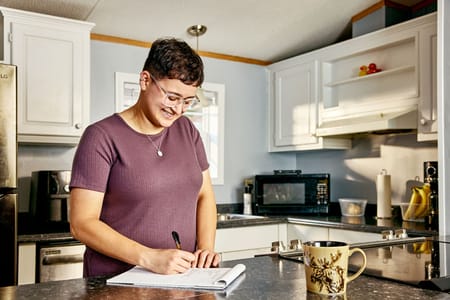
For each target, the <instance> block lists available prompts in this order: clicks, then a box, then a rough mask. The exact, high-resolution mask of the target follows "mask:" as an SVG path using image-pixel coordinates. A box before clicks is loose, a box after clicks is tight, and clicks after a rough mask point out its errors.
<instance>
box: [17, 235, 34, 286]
mask: <svg viewBox="0 0 450 300" xmlns="http://www.w3.org/2000/svg"><path fill="white" fill-rule="evenodd" d="M17 256H18V268H17V273H18V284H19V285H20V284H30V283H35V281H36V244H35V243H24V244H19V247H18V255H17Z"/></svg>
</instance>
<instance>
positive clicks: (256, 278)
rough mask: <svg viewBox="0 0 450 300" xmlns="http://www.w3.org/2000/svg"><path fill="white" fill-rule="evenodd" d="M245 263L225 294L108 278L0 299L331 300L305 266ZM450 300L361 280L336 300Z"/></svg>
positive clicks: (34, 287) (8, 293) (7, 292)
mask: <svg viewBox="0 0 450 300" xmlns="http://www.w3.org/2000/svg"><path fill="white" fill-rule="evenodd" d="M237 263H243V264H244V265H245V266H246V268H247V269H246V271H245V273H244V274H243V275H241V276H240V277H239V278H238V279H237V280H236V281H235V282H234V283H232V284H231V285H230V286H229V287H228V288H227V289H226V290H224V291H218V292H216V291H199V290H196V291H195V290H187V289H159V288H149V287H133V286H110V285H106V284H105V280H106V278H89V279H73V280H64V281H53V282H46V283H39V284H29V285H20V286H10V287H3V288H0V299H24V300H25V299H26V300H29V299H86V300H88V299H112V300H114V299H135V300H137V299H158V300H161V299H187V298H189V299H202V300H212V299H231V300H233V299H239V300H242V299H277V300H278V299H293V300H295V299H302V300H303V299H327V298H323V297H321V296H319V295H316V294H311V293H307V291H306V283H305V275H304V266H303V264H301V263H298V262H294V261H290V260H284V259H279V258H278V257H275V256H263V257H256V258H249V259H242V260H235V261H227V262H223V263H222V264H221V267H231V266H234V265H235V264H237ZM364 298H367V299H450V294H447V293H442V292H438V291H432V290H425V289H420V288H417V287H413V286H409V285H405V284H400V283H396V282H392V281H389V280H382V279H377V278H374V277H370V276H366V275H361V276H359V277H358V278H356V279H355V280H354V281H352V282H350V283H349V284H348V286H347V293H346V295H344V296H340V297H334V298H333V299H364Z"/></svg>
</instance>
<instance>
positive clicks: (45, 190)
mask: <svg viewBox="0 0 450 300" xmlns="http://www.w3.org/2000/svg"><path fill="white" fill-rule="evenodd" d="M70 177H71V171H68V170H41V171H35V172H32V176H31V195H30V209H29V211H30V215H31V216H32V218H33V219H34V222H35V224H36V226H37V227H39V230H40V231H41V233H47V232H68V231H69V212H70V190H69V184H70Z"/></svg>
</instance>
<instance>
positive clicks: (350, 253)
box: [347, 248, 367, 282]
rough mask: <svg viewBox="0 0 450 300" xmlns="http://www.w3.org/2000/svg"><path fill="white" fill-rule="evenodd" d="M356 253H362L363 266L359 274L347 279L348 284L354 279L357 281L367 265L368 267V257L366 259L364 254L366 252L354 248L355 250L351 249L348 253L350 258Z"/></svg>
mask: <svg viewBox="0 0 450 300" xmlns="http://www.w3.org/2000/svg"><path fill="white" fill-rule="evenodd" d="M355 252H360V253H361V254H362V256H363V264H362V266H361V267H360V268H359V270H358V272H356V273H355V274H353V275H352V276H349V277H347V282H350V281H352V280H353V279H356V277H358V276H359V275H361V273H362V272H363V271H364V269H365V268H366V265H367V257H366V254H365V253H364V251H362V250H361V249H359V248H353V249H350V250H349V251H348V257H350V256H352V255H353V253H355Z"/></svg>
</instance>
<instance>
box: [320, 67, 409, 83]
mask: <svg viewBox="0 0 450 300" xmlns="http://www.w3.org/2000/svg"><path fill="white" fill-rule="evenodd" d="M414 69H415V66H413V65H408V66H402V67H398V68H394V69H390V70H383V71H381V72H377V73H373V74H367V75H364V76H358V77H352V78H348V79H344V80H339V81H333V82H330V83H327V84H325V86H326V87H333V86H338V85H343V84H348V83H352V82H357V81H363V80H370V79H374V78H381V77H384V76H390V75H393V74H396V73H402V72H409V71H414Z"/></svg>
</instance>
